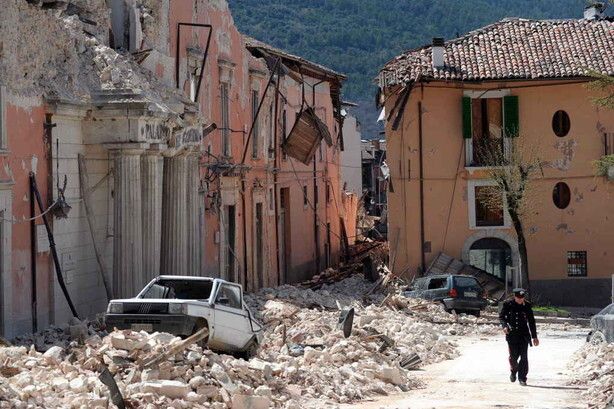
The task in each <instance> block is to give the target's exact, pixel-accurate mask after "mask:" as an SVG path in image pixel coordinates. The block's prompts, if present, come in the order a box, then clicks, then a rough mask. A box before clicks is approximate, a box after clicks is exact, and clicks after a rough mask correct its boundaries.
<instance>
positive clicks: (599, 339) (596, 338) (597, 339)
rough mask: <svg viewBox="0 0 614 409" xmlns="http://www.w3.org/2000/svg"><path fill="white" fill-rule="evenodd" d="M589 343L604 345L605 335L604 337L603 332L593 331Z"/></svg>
mask: <svg viewBox="0 0 614 409" xmlns="http://www.w3.org/2000/svg"><path fill="white" fill-rule="evenodd" d="M589 342H590V343H591V344H592V345H599V344H603V343H605V335H603V332H601V331H593V332H592V333H591V336H590V339H589Z"/></svg>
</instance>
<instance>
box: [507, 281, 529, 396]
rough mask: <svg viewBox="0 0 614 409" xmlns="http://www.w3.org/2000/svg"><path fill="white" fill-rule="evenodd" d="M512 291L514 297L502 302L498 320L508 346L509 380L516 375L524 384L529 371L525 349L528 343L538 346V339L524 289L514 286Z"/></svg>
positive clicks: (527, 347) (514, 379) (513, 378)
mask: <svg viewBox="0 0 614 409" xmlns="http://www.w3.org/2000/svg"><path fill="white" fill-rule="evenodd" d="M513 293H514V298H512V299H509V300H507V301H505V302H504V303H503V308H502V309H501V312H500V313H499V321H500V322H501V326H502V327H503V332H504V333H505V340H506V341H507V345H508V347H509V353H510V356H509V361H510V371H511V373H510V381H512V382H516V376H518V381H519V382H520V384H521V385H522V386H526V385H527V373H528V372H529V359H528V356H527V351H528V349H529V345H534V346H538V345H539V340H538V339H537V328H536V327H535V317H534V316H533V309H532V308H531V303H529V302H528V301H527V300H525V295H526V291H525V290H524V289H523V288H514V290H513ZM519 358H520V361H519V360H518V359H519Z"/></svg>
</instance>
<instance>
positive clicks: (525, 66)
mask: <svg viewBox="0 0 614 409" xmlns="http://www.w3.org/2000/svg"><path fill="white" fill-rule="evenodd" d="M612 30H614V22H612V21H611V20H608V19H606V18H599V17H597V18H593V19H582V20H560V21H550V20H549V21H531V20H521V19H508V20H503V21H501V22H498V23H495V24H493V25H490V26H487V27H484V28H482V29H479V30H476V31H474V32H470V33H468V34H467V35H465V36H462V37H460V38H458V39H454V40H450V41H447V42H443V41H442V40H440V39H436V40H437V41H434V43H433V45H432V46H427V47H423V48H421V49H417V50H413V51H409V52H407V53H406V54H403V55H401V56H399V57H397V58H395V59H394V60H392V61H391V62H389V63H388V64H387V65H386V66H385V67H384V68H383V70H382V72H381V74H380V86H381V89H382V101H383V102H384V101H385V102H384V105H385V109H386V115H387V119H388V121H387V124H386V135H387V143H388V163H389V164H390V170H391V178H392V184H393V185H394V191H392V190H391V191H390V192H389V195H388V197H389V204H388V205H389V239H390V242H391V251H393V252H395V253H396V254H395V255H392V256H391V259H393V260H395V265H394V266H393V271H395V272H397V273H399V274H404V275H406V276H415V275H419V274H421V273H422V272H424V271H426V270H427V269H428V267H429V264H430V263H431V262H432V261H433V260H434V259H435V257H436V256H437V255H438V254H440V253H442V252H443V253H446V254H448V255H450V256H452V257H455V258H457V259H460V260H462V261H463V262H465V263H466V264H470V265H473V266H475V267H477V268H480V269H483V270H485V271H487V272H489V273H491V274H493V275H496V276H498V277H500V278H505V272H506V270H507V269H508V267H516V268H518V267H520V266H519V263H520V262H521V257H520V254H519V249H518V240H517V235H516V230H515V229H514V227H513V225H512V222H511V219H510V215H509V213H508V211H507V210H506V206H507V203H508V202H507V201H506V200H505V199H506V198H505V197H504V196H503V194H504V193H502V192H501V191H500V190H499V191H497V190H495V191H494V192H495V193H492V192H493V190H490V192H491V193H488V194H491V195H493V194H494V195H495V196H494V198H495V199H494V200H495V201H497V200H498V201H499V203H500V205H499V206H498V208H497V207H494V208H493V206H492V200H493V199H492V198H491V199H488V198H487V197H486V196H485V195H484V193H485V192H488V191H489V189H492V188H491V186H492V185H494V182H493V180H491V177H492V173H489V169H488V168H487V167H485V166H484V163H481V160H480V155H478V152H479V151H480V149H482V148H483V147H484V146H485V144H486V143H488V144H491V145H489V146H497V148H496V149H501V152H502V154H503V155H505V154H506V153H505V152H508V148H507V147H509V146H510V144H512V143H516V144H520V145H521V146H524V147H527V149H528V150H529V151H532V152H533V153H534V154H535V155H536V157H538V158H539V161H540V163H541V164H542V166H543V167H542V169H541V171H540V172H535V173H534V174H533V177H532V178H531V179H530V181H529V184H530V187H529V188H528V189H527V194H528V195H530V201H529V202H528V203H529V205H528V206H526V208H525V211H524V212H523V214H522V224H523V227H524V233H525V236H526V244H527V252H528V271H529V277H530V284H531V289H532V292H533V294H532V297H533V299H534V300H536V301H537V302H539V303H554V304H558V305H567V306H591V307H601V306H603V305H606V304H607V303H609V299H610V293H611V275H612V274H614V257H613V254H612V243H614V219H613V217H612V214H613V213H614V200H613V199H614V184H612V182H611V181H609V180H608V179H607V177H605V176H596V175H595V170H594V166H593V161H595V160H599V159H600V158H602V157H604V156H606V155H611V154H613V153H614V152H613V151H612V142H611V138H612V137H613V133H614V112H613V111H611V110H608V109H607V108H603V107H600V106H597V105H595V104H594V103H593V102H592V101H593V99H594V98H595V97H597V96H599V95H600V94H599V92H597V91H591V90H589V89H588V88H587V86H586V85H587V83H588V82H589V81H591V78H589V77H588V76H587V71H586V70H587V68H588V69H592V70H594V71H597V72H600V73H602V74H604V75H614V59H613V56H614V53H613V52H614V37H613V36H612ZM559 33H565V34H564V35H560V36H559V35H558V34H559ZM586 39H590V41H588V42H585V40H586ZM570 55H572V56H573V58H571V57H570V58H568V56H570ZM511 138H514V139H513V140H512V139H511ZM487 201H489V202H488V203H487ZM489 203H490V204H489ZM394 243H398V244H396V245H395V244H394Z"/></svg>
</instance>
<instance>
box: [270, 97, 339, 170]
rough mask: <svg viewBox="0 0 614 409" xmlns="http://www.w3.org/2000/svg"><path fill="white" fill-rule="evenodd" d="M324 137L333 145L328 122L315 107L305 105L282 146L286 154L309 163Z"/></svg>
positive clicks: (329, 144)
mask: <svg viewBox="0 0 614 409" xmlns="http://www.w3.org/2000/svg"><path fill="white" fill-rule="evenodd" d="M322 139H324V140H325V141H326V143H327V144H328V146H332V144H333V140H332V138H331V136H330V131H329V130H328V128H327V127H326V124H324V122H322V120H321V119H320V118H318V116H317V115H316V113H315V111H314V110H313V108H311V107H305V108H303V110H302V111H301V112H299V114H298V117H297V118H296V123H295V124H294V127H293V128H292V130H291V131H290V134H289V135H288V137H287V138H286V140H285V141H284V143H283V145H282V148H283V150H284V151H285V152H286V154H288V155H289V156H291V157H293V158H295V159H297V160H299V161H301V162H303V163H304V164H305V165H307V164H309V162H311V160H312V159H313V156H314V155H315V152H316V149H317V148H318V146H319V145H320V143H321V142H322Z"/></svg>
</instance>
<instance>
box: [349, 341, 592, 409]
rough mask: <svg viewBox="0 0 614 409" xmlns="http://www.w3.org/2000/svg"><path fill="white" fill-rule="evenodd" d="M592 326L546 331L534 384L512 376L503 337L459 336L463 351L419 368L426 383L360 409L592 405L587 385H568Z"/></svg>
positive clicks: (536, 356)
mask: <svg viewBox="0 0 614 409" xmlns="http://www.w3.org/2000/svg"><path fill="white" fill-rule="evenodd" d="M585 336H586V332H585V331H582V332H578V331H573V332H556V333H555V332H550V333H548V332H546V333H542V334H541V335H540V341H541V344H540V346H539V347H537V348H530V349H529V362H530V368H529V377H528V378H529V379H528V382H527V383H528V386H526V387H523V386H520V385H519V384H518V383H517V382H516V383H511V382H510V381H509V369H508V366H507V344H506V343H505V340H504V339H503V337H490V338H478V337H474V338H473V337H472V338H459V350H460V356H459V357H458V358H457V359H454V360H451V361H444V362H440V363H437V364H433V365H430V366H427V367H424V368H423V370H421V371H417V372H414V373H415V374H416V376H417V377H418V378H420V379H421V380H423V381H424V383H425V389H420V390H414V391H410V392H408V393H405V394H402V395H398V396H390V397H386V398H384V399H381V400H378V401H373V402H364V403H361V404H359V405H354V406H347V408H360V409H379V408H387V409H393V408H396V409H427V408H428V409H431V408H436V409H440V408H445V409H466V408H472V409H473V408H483V409H486V408H489V409H490V408H523V409H576V408H586V404H584V403H583V402H582V398H581V396H580V392H581V391H582V389H581V388H576V387H573V386H568V385H567V380H568V379H567V377H566V376H565V374H564V372H565V368H566V365H567V363H568V362H569V359H570V357H571V354H572V353H573V352H574V351H576V350H577V349H578V348H579V347H580V346H581V345H582V344H583V342H584V339H585Z"/></svg>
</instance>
